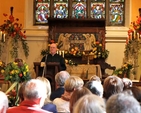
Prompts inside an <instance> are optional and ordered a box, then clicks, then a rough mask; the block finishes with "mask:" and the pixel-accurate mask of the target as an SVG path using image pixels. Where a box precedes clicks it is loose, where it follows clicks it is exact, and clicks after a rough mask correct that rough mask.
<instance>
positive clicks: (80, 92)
mask: <svg viewBox="0 0 141 113" xmlns="http://www.w3.org/2000/svg"><path fill="white" fill-rule="evenodd" d="M86 94H92V93H91V91H90V90H88V89H87V88H86V87H82V88H78V89H76V90H74V92H73V94H72V95H71V98H70V112H71V113H72V111H73V106H74V104H75V103H76V101H77V100H78V99H79V98H81V97H82V96H84V95H86Z"/></svg>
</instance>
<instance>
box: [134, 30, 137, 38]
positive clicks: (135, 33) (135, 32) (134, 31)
mask: <svg viewBox="0 0 141 113" xmlns="http://www.w3.org/2000/svg"><path fill="white" fill-rule="evenodd" d="M136 38H137V37H136V31H134V39H136Z"/></svg>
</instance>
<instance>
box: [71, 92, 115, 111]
mask: <svg viewBox="0 0 141 113" xmlns="http://www.w3.org/2000/svg"><path fill="white" fill-rule="evenodd" d="M73 113H106V108H105V102H104V100H103V99H102V98H100V97H99V96H97V95H94V94H88V95H84V96H83V97H81V98H80V99H79V100H78V101H77V102H76V104H75V105H74V107H73ZM112 113H115V112H112Z"/></svg>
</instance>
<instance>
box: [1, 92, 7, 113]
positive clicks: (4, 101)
mask: <svg viewBox="0 0 141 113" xmlns="http://www.w3.org/2000/svg"><path fill="white" fill-rule="evenodd" d="M2 109H3V110H4V111H3V113H6V110H7V109H8V98H7V96H6V94H5V93H4V92H2V91H0V111H1V110H2Z"/></svg>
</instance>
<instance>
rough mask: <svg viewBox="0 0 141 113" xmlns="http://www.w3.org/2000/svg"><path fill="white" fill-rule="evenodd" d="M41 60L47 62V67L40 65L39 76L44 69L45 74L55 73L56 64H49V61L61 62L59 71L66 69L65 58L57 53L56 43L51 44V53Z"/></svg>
mask: <svg viewBox="0 0 141 113" xmlns="http://www.w3.org/2000/svg"><path fill="white" fill-rule="evenodd" d="M41 62H45V64H46V67H45V69H44V67H40V69H39V76H42V75H43V71H44V75H45V74H49V75H54V74H55V66H48V65H47V63H49V62H52V63H53V62H57V63H59V64H60V67H59V71H63V70H66V65H65V59H64V58H63V57H62V56H60V55H59V54H57V45H56V44H55V43H52V44H51V45H50V53H49V54H47V55H46V56H44V57H43V58H42V60H41Z"/></svg>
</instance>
